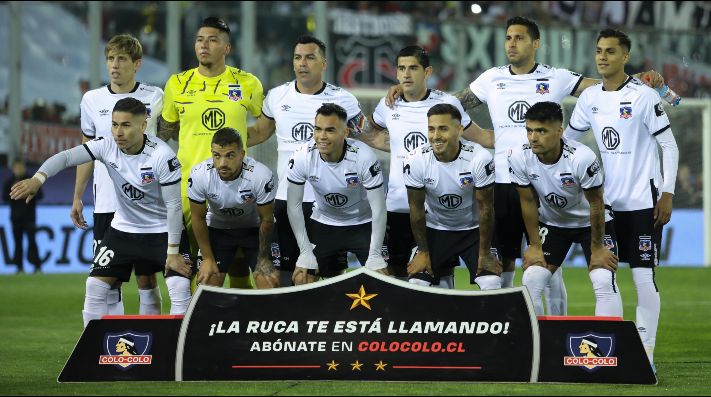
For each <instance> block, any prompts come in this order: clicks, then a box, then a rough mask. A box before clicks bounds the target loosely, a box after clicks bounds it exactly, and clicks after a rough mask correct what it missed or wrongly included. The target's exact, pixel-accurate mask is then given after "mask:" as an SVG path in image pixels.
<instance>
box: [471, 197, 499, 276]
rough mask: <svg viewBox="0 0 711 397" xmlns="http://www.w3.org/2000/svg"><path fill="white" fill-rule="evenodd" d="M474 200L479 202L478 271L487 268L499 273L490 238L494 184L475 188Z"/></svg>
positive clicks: (492, 232) (492, 220)
mask: <svg viewBox="0 0 711 397" xmlns="http://www.w3.org/2000/svg"><path fill="white" fill-rule="evenodd" d="M475 195H476V202H477V204H479V272H481V271H482V270H487V271H489V272H491V273H493V274H496V275H497V276H500V275H501V272H502V271H503V267H502V265H501V262H499V261H497V260H496V258H494V256H493V255H492V254H491V240H492V236H493V234H494V186H493V185H490V186H487V187H485V188H482V189H476V193H475Z"/></svg>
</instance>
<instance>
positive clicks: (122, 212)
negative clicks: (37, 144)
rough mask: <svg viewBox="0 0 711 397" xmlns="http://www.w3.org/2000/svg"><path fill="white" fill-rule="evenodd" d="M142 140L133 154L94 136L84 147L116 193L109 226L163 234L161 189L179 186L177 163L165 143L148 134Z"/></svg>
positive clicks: (165, 224)
mask: <svg viewBox="0 0 711 397" xmlns="http://www.w3.org/2000/svg"><path fill="white" fill-rule="evenodd" d="M143 139H144V141H143V148H142V149H141V151H140V153H139V154H136V155H128V154H126V153H124V152H122V151H121V150H120V149H119V148H118V146H116V143H115V142H114V140H113V139H111V138H109V139H107V138H104V137H98V138H96V139H94V140H91V141H89V142H87V143H85V144H84V147H86V150H87V151H88V152H89V154H90V155H91V157H92V158H93V159H94V160H96V161H100V162H102V163H104V165H106V169H107V170H108V172H109V178H111V182H112V185H113V188H114V192H115V194H116V214H115V215H114V219H113V220H112V221H111V227H113V228H114V229H116V230H120V231H122V232H126V233H167V232H168V212H167V210H166V207H165V202H163V195H162V193H161V186H169V185H173V184H176V183H180V162H179V161H178V159H177V157H175V152H173V149H171V148H170V146H168V144H167V143H165V142H163V141H162V140H160V139H158V138H156V137H154V136H149V135H144V138H143Z"/></svg>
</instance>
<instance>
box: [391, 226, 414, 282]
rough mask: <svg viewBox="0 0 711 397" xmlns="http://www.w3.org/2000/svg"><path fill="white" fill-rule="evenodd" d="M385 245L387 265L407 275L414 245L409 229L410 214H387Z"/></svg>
mask: <svg viewBox="0 0 711 397" xmlns="http://www.w3.org/2000/svg"><path fill="white" fill-rule="evenodd" d="M385 245H386V246H387V247H388V265H389V266H391V267H393V268H395V269H396V271H400V272H402V274H403V275H407V264H408V263H409V262H410V256H411V255H412V249H413V248H414V247H415V245H416V244H415V237H414V236H413V235H412V228H411V227H410V214H408V213H401V212H388V224H387V229H386V233H385Z"/></svg>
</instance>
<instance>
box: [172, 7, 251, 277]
mask: <svg viewBox="0 0 711 397" xmlns="http://www.w3.org/2000/svg"><path fill="white" fill-rule="evenodd" d="M231 48H232V47H231V45H230V28H229V27H228V26H227V24H225V22H224V21H223V20H221V19H219V18H216V17H209V18H205V19H204V20H203V21H202V24H201V25H200V27H199V28H198V31H197V33H196V36H195V55H196V56H197V59H198V62H199V66H198V67H197V68H194V69H190V70H186V71H184V72H182V73H178V74H174V75H172V76H171V77H170V79H169V80H168V82H167V83H166V84H165V105H164V106H163V114H162V117H161V119H160V122H159V127H158V136H159V137H160V138H161V139H163V140H164V141H167V140H168V139H170V138H173V139H175V140H177V141H178V160H180V163H181V164H182V165H183V182H182V185H181V192H182V198H183V216H184V220H185V224H186V228H187V229H188V235H189V236H190V240H191V246H192V247H193V250H194V251H195V250H197V246H196V243H195V242H194V237H193V236H192V227H191V217H190V204H189V202H188V193H187V189H188V179H189V176H190V170H191V169H192V168H193V167H194V166H196V165H197V164H198V163H200V162H201V161H203V160H206V159H208V158H210V142H211V140H212V135H213V134H214V133H215V131H217V130H219V129H220V128H223V127H231V128H234V129H235V130H237V131H239V132H240V133H241V134H245V133H246V132H247V112H249V113H251V114H252V116H254V117H257V116H259V115H260V114H261V111H262V99H263V94H262V83H260V82H259V80H258V79H257V78H256V77H255V76H254V75H252V74H250V73H247V72H245V71H243V70H240V69H237V68H235V67H232V66H227V65H226V64H225V57H226V56H227V54H228V53H229V52H230V50H231ZM229 274H230V286H231V287H233V288H236V287H240V288H251V283H250V281H249V268H248V267H247V266H246V265H245V264H244V263H242V265H241V266H240V267H238V268H237V269H235V268H233V267H231V268H230V272H229Z"/></svg>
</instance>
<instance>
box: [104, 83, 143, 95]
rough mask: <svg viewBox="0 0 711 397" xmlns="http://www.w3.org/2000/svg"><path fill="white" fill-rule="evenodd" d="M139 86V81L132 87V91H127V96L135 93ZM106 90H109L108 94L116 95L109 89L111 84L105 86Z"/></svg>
mask: <svg viewBox="0 0 711 397" xmlns="http://www.w3.org/2000/svg"><path fill="white" fill-rule="evenodd" d="M140 85H141V83H140V82H139V81H137V82H136V85H134V86H133V89H132V90H131V91H129V92H128V94H133V93H134V92H136V90H138V86H140ZM106 88H108V89H109V92H110V93H112V94H116V93H115V92H114V90H112V89H111V83H109V84H107V85H106Z"/></svg>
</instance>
